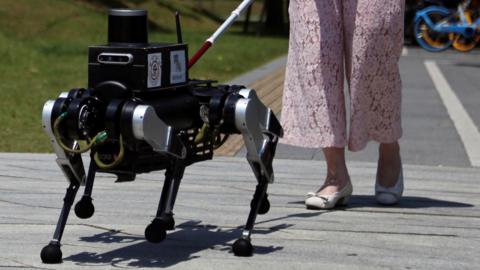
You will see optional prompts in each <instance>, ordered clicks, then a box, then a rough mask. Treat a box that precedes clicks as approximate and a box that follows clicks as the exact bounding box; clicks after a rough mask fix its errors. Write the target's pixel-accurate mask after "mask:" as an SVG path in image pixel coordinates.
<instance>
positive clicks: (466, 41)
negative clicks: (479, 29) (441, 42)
mask: <svg viewBox="0 0 480 270" xmlns="http://www.w3.org/2000/svg"><path fill="white" fill-rule="evenodd" d="M472 15H473V14H472V12H471V11H465V18H466V19H467V23H469V24H471V23H472V21H473V20H472ZM450 39H451V40H452V42H453V43H452V46H453V48H455V49H456V50H457V51H460V52H469V51H471V50H473V49H474V48H475V47H476V46H477V43H478V42H479V41H480V35H478V34H475V35H473V36H471V37H466V36H464V35H461V34H453V33H451V34H450Z"/></svg>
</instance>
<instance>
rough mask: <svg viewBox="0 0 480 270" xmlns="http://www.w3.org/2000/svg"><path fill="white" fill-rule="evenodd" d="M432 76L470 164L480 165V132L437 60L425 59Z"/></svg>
mask: <svg viewBox="0 0 480 270" xmlns="http://www.w3.org/2000/svg"><path fill="white" fill-rule="evenodd" d="M425 67H426V68H427V71H428V73H429V74H430V77H431V78H432V81H433V83H434V84H435V88H436V89H437V91H438V93H439V95H440V97H441V99H442V101H443V104H444V105H445V107H446V108H447V112H448V115H449V116H450V118H451V119H452V121H453V124H454V125H455V128H456V129H457V132H458V134H459V135H460V138H461V140H462V142H463V146H464V147H465V151H466V152H467V156H468V159H469V160H470V164H471V165H472V166H474V167H480V132H479V131H478V128H477V126H476V125H475V123H474V122H473V121H472V118H470V115H469V114H468V112H467V111H466V110H465V108H464V107H463V105H462V103H461V102H460V100H459V99H458V97H457V95H456V94H455V92H454V91H453V90H452V88H451V87H450V85H449V83H448V81H447V80H446V79H445V77H444V76H443V74H442V72H441V71H440V69H439V68H438V66H437V63H436V62H435V61H425Z"/></svg>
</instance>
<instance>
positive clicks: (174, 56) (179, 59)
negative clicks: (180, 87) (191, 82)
mask: <svg viewBox="0 0 480 270" xmlns="http://www.w3.org/2000/svg"><path fill="white" fill-rule="evenodd" d="M185 58H186V57H185V51H171V52H170V83H171V84H175V83H183V82H186V81H187V63H186V59H185Z"/></svg>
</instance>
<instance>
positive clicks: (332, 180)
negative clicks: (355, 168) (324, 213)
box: [317, 147, 350, 196]
mask: <svg viewBox="0 0 480 270" xmlns="http://www.w3.org/2000/svg"><path fill="white" fill-rule="evenodd" d="M322 150H323V154H324V156H325V160H326V163H327V176H326V178H325V182H324V184H323V185H322V186H321V188H320V189H319V190H318V191H317V194H318V195H321V196H323V195H329V194H333V193H335V192H338V191H340V190H341V189H343V188H344V187H345V186H346V185H347V184H348V182H349V181H350V177H349V175H348V170H347V165H346V163H345V148H336V147H328V148H323V149H322Z"/></svg>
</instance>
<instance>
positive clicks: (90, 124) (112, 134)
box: [40, 0, 283, 263]
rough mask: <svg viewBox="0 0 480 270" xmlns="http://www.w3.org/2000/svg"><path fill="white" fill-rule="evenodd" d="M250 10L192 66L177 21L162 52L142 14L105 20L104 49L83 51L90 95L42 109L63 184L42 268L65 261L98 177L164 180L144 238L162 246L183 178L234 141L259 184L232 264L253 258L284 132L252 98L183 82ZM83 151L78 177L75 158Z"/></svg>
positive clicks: (230, 88) (77, 94) (248, 92)
mask: <svg viewBox="0 0 480 270" xmlns="http://www.w3.org/2000/svg"><path fill="white" fill-rule="evenodd" d="M251 2H252V1H251V0H246V1H244V2H242V4H241V5H240V6H239V7H238V8H237V9H236V10H235V11H234V12H233V13H232V15H231V16H230V17H229V19H228V20H227V21H226V22H225V23H224V24H223V25H222V26H221V27H220V28H219V30H217V32H215V34H214V35H213V36H212V37H210V38H209V39H207V41H206V42H205V44H204V46H203V47H202V48H201V49H200V50H199V51H198V52H197V53H196V54H195V56H194V57H192V59H190V61H188V58H187V45H186V44H184V43H183V42H182V36H181V30H180V21H179V17H178V14H177V17H176V19H177V21H176V22H177V35H178V44H167V43H149V42H148V33H147V12H146V11H145V10H138V9H112V10H110V11H109V20H108V44H107V45H101V46H91V47H89V53H88V88H86V89H83V88H77V89H72V90H70V91H68V92H64V93H61V94H60V96H59V97H58V98H57V99H56V100H49V101H47V102H46V103H45V105H44V107H43V114H42V120H43V128H44V130H45V132H46V133H47V134H48V137H49V139H50V141H51V143H52V146H53V149H54V152H55V154H56V155H57V163H58V165H59V166H60V168H61V170H62V171H63V173H64V174H65V176H66V178H67V180H68V182H69V187H68V188H67V191H66V194H65V198H64V203H63V208H62V210H61V213H60V217H59V220H58V223H57V226H56V230H55V233H54V235H53V240H51V242H50V243H49V244H48V245H47V246H45V247H44V248H43V249H42V251H41V254H40V256H41V259H42V261H43V262H44V263H60V262H61V261H62V252H61V249H60V241H61V238H62V235H63V231H64V228H65V225H66V222H67V218H68V214H69V212H70V209H71V206H72V205H73V202H74V199H75V196H76V193H77V191H78V190H79V188H80V186H85V191H84V194H83V196H82V198H81V199H80V200H79V201H78V202H77V204H76V205H75V208H74V210H75V214H76V215H77V216H78V217H79V218H83V219H85V218H89V217H91V216H92V215H93V213H94V206H93V203H92V196H91V195H92V189H93V183H94V179H95V174H96V173H97V172H101V173H112V174H115V175H116V176H117V181H118V182H121V181H133V180H134V179H135V176H136V174H139V173H146V172H151V171H156V170H165V180H164V185H163V190H162V194H161V198H160V203H159V206H158V210H157V213H156V217H155V218H154V219H153V221H152V222H151V224H150V225H148V226H147V227H146V229H145V238H146V239H147V240H148V241H149V242H153V243H158V242H161V241H162V240H164V239H165V237H166V231H168V230H173V229H174V226H175V222H174V219H173V207H174V204H175V198H176V196H177V192H178V189H179V186H180V181H181V179H182V176H183V173H184V170H185V168H186V167H187V166H189V165H191V164H193V163H196V162H199V161H203V160H208V159H212V157H213V150H214V149H215V148H216V147H218V146H220V145H221V144H222V143H223V142H224V141H225V139H226V138H227V137H228V135H229V134H233V133H241V134H242V135H243V139H244V142H245V146H246V149H247V160H248V162H249V164H250V166H251V168H252V170H253V172H254V175H255V177H256V179H257V182H258V183H257V186H256V189H255V193H254V195H253V199H252V201H251V204H250V207H251V209H250V213H249V215H248V219H247V222H246V225H245V227H244V230H243V233H242V236H241V237H240V238H239V239H238V240H236V241H235V243H234V244H233V247H232V250H233V253H234V254H235V255H237V256H250V255H251V254H252V253H253V246H252V244H251V241H250V235H251V232H252V229H253V226H254V223H255V219H256V216H257V214H265V213H267V212H268V210H269V208H270V203H269V201H268V198H267V196H268V195H267V187H268V184H269V183H272V182H273V180H274V175H273V169H272V161H273V158H274V154H275V149H276V145H277V142H278V138H279V137H282V135H283V130H282V127H281V125H280V123H279V121H278V120H277V118H276V117H275V115H274V113H273V112H272V111H271V110H270V109H269V108H267V107H266V106H265V105H264V104H263V103H262V102H261V101H260V100H259V98H258V97H257V95H256V94H255V91H254V90H252V89H248V88H245V87H243V86H237V85H216V84H215V83H214V82H213V81H207V80H191V79H189V77H188V69H189V68H190V67H191V66H193V64H194V63H195V62H196V61H197V60H198V59H199V58H200V57H201V56H202V55H203V53H205V51H206V50H207V49H208V48H209V47H210V46H211V45H212V44H213V41H214V40H215V38H217V37H218V36H219V35H220V34H221V33H222V32H223V31H224V30H225V29H226V28H227V27H228V26H229V25H231V23H232V22H233V21H234V20H235V19H236V17H238V15H239V14H240V13H241V12H242V11H243V10H244V9H245V8H246V7H248V5H249V4H250V3H251ZM87 151H90V164H89V168H88V172H87V174H85V171H84V167H83V164H82V158H81V154H82V153H85V152H87Z"/></svg>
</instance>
